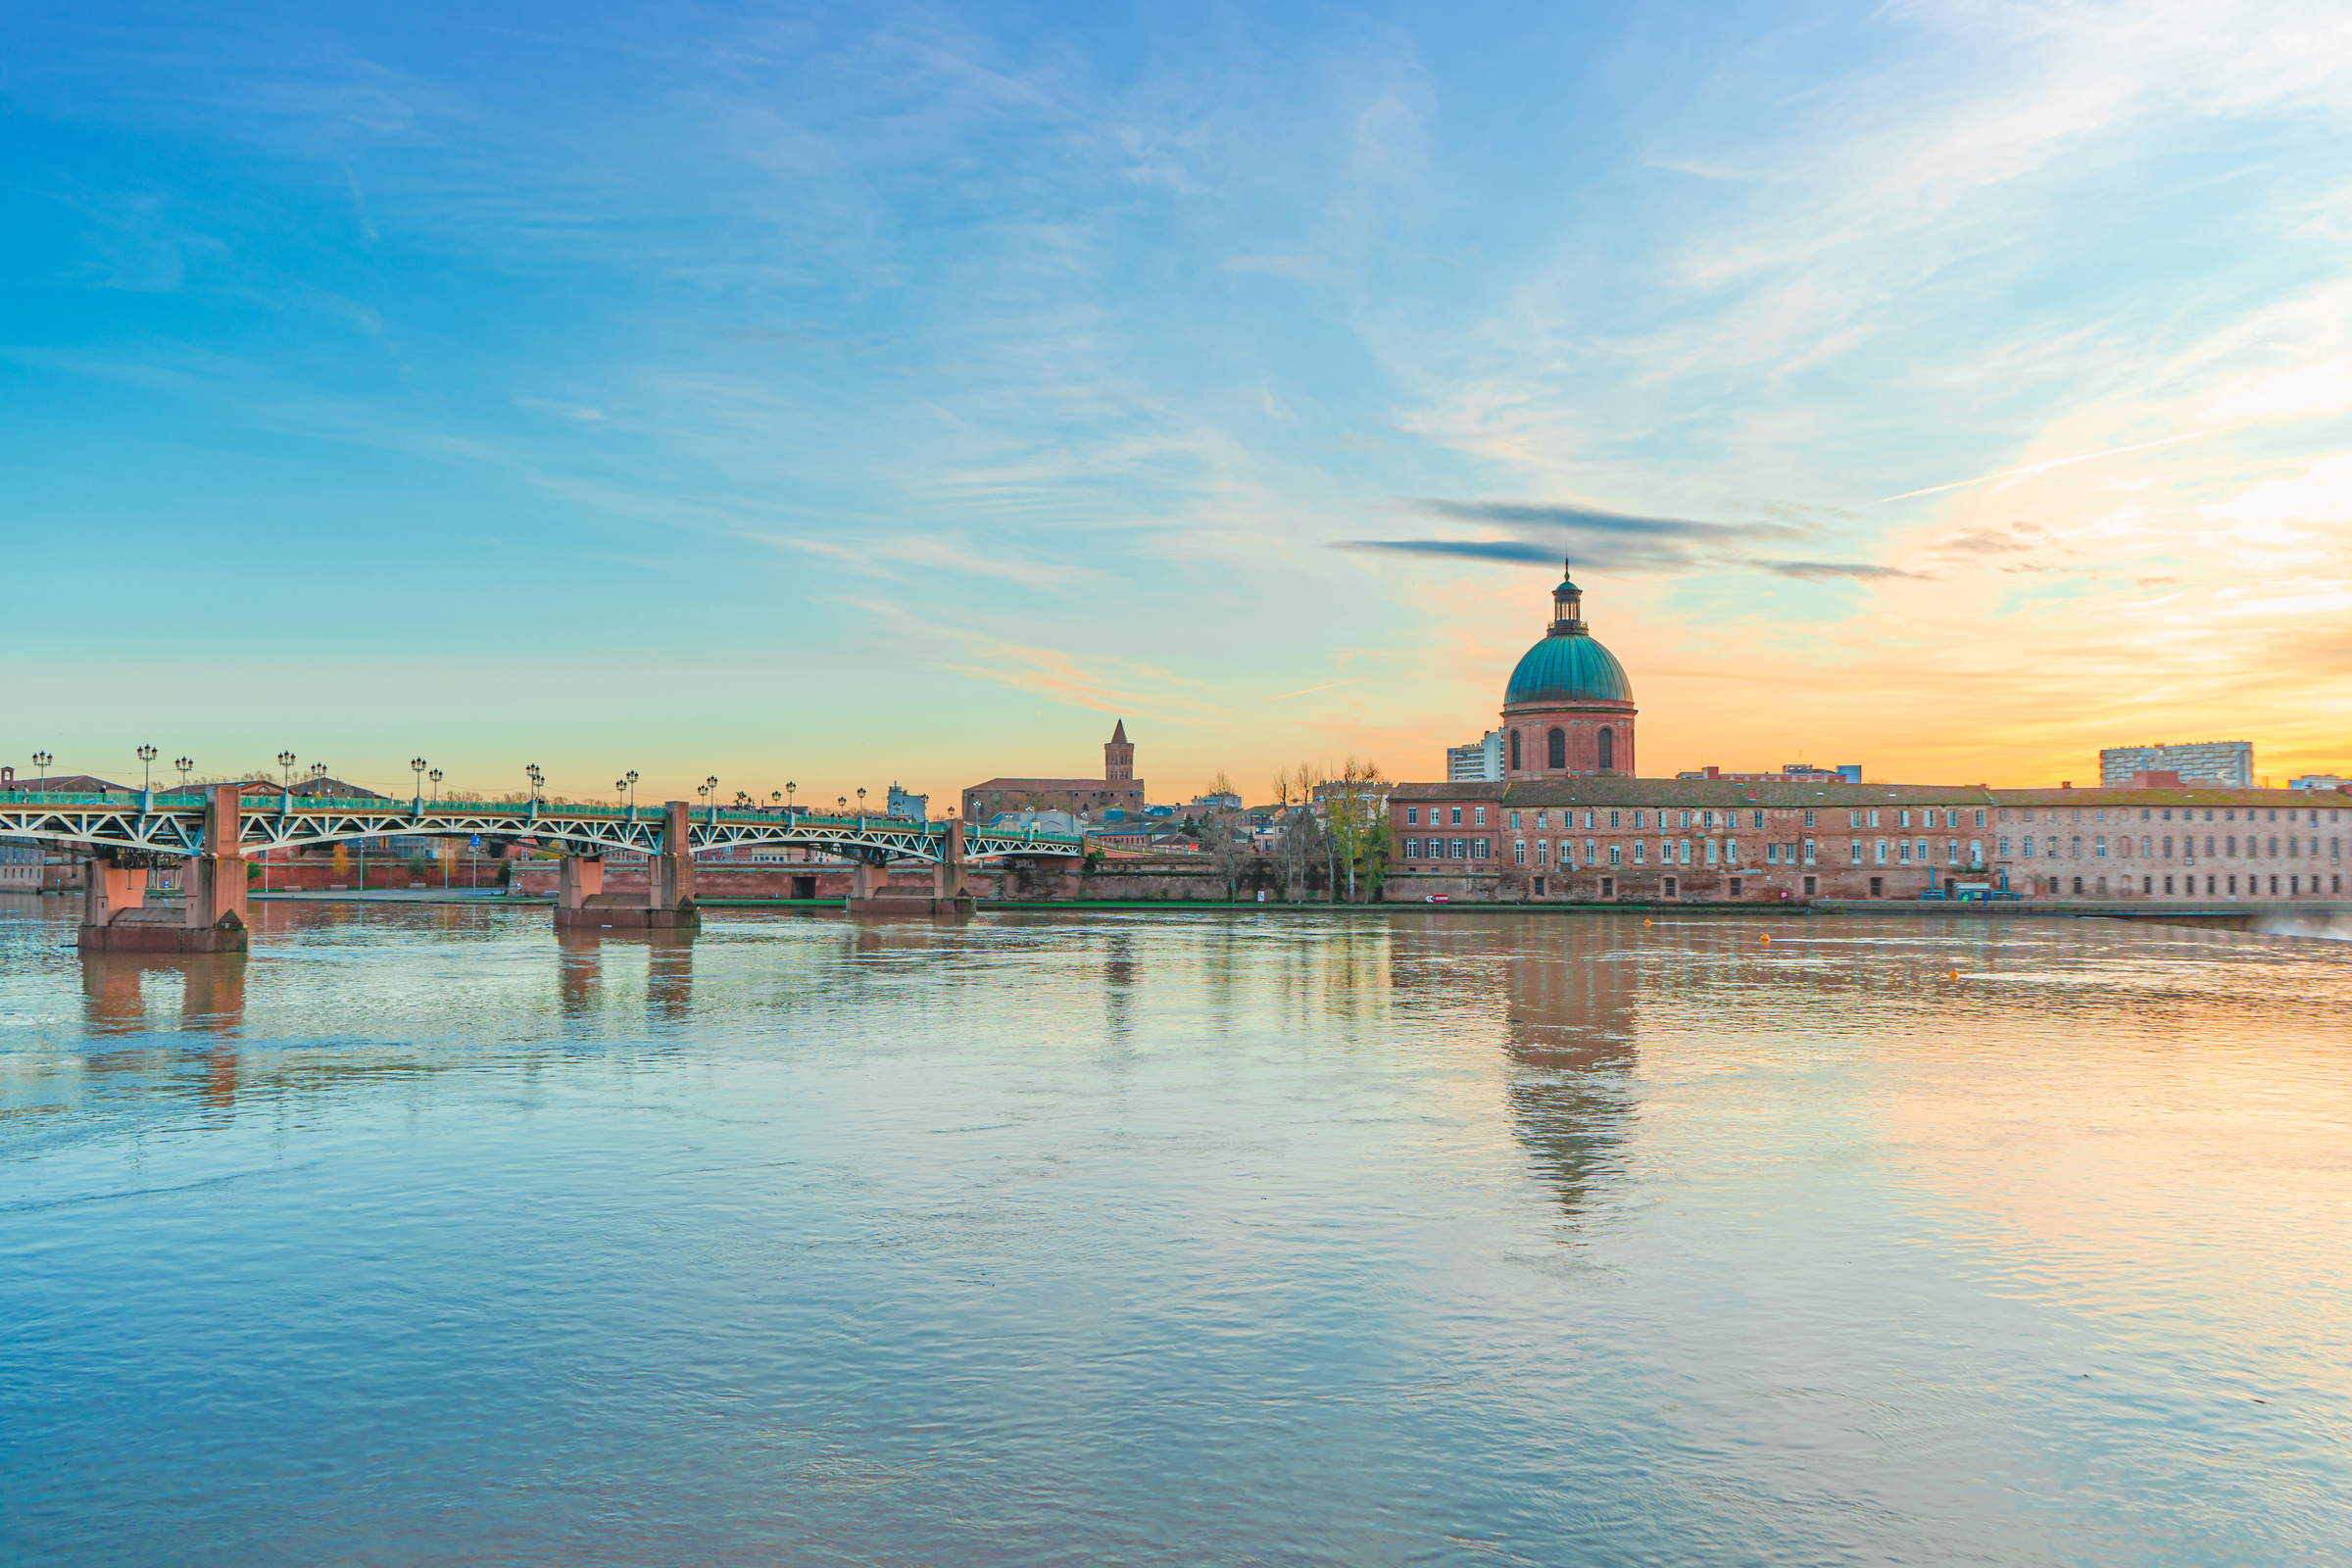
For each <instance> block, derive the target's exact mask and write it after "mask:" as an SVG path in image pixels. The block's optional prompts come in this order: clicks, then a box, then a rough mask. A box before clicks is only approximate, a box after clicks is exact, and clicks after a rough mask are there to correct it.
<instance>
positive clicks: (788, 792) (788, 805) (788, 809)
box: [784, 779, 800, 816]
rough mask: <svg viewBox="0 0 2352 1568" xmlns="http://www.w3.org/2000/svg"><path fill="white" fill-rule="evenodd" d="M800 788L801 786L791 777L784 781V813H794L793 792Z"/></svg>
mask: <svg viewBox="0 0 2352 1568" xmlns="http://www.w3.org/2000/svg"><path fill="white" fill-rule="evenodd" d="M799 788H800V786H799V785H798V784H795V783H794V782H792V780H790V779H786V780H785V781H784V814H785V815H786V816H790V815H791V814H792V792H793V791H794V790H797V789H799Z"/></svg>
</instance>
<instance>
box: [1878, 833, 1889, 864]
mask: <svg viewBox="0 0 2352 1568" xmlns="http://www.w3.org/2000/svg"><path fill="white" fill-rule="evenodd" d="M1879 863H1880V864H1881V865H1885V864H1886V863H1887V841H1886V840H1885V839H1881V840H1879Z"/></svg>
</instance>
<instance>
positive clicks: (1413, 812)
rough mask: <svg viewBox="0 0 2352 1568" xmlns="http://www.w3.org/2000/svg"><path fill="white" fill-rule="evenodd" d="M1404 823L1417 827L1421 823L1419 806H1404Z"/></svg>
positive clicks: (1407, 825)
mask: <svg viewBox="0 0 2352 1568" xmlns="http://www.w3.org/2000/svg"><path fill="white" fill-rule="evenodd" d="M1404 825H1405V826H1406V827H1419V826H1420V825H1421V808H1419V807H1418V806H1408V807H1406V808H1405V809H1404Z"/></svg>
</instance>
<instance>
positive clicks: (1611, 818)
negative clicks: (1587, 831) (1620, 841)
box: [1585, 811, 1617, 830]
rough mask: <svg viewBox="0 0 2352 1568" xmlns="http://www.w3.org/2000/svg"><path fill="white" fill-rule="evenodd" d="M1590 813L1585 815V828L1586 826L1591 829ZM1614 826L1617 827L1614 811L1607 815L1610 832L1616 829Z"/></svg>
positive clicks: (1591, 815)
mask: <svg viewBox="0 0 2352 1568" xmlns="http://www.w3.org/2000/svg"><path fill="white" fill-rule="evenodd" d="M1592 817H1593V813H1592V812H1591V811H1587V812H1586V813H1585V826H1587V827H1591V826H1592V825H1593V821H1592ZM1616 826H1617V813H1616V812H1615V811H1611V812H1610V813H1609V827H1610V828H1611V830H1614V829H1615V828H1616Z"/></svg>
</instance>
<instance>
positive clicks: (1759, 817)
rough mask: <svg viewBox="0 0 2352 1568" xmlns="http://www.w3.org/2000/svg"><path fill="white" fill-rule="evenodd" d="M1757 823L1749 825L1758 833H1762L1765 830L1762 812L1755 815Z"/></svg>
mask: <svg viewBox="0 0 2352 1568" xmlns="http://www.w3.org/2000/svg"><path fill="white" fill-rule="evenodd" d="M1755 816H1756V819H1755V821H1754V822H1753V823H1751V824H1749V825H1750V826H1752V827H1754V828H1755V829H1756V831H1758V832H1762V831H1763V830H1764V813H1763V812H1762V811H1758V812H1756V813H1755Z"/></svg>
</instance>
